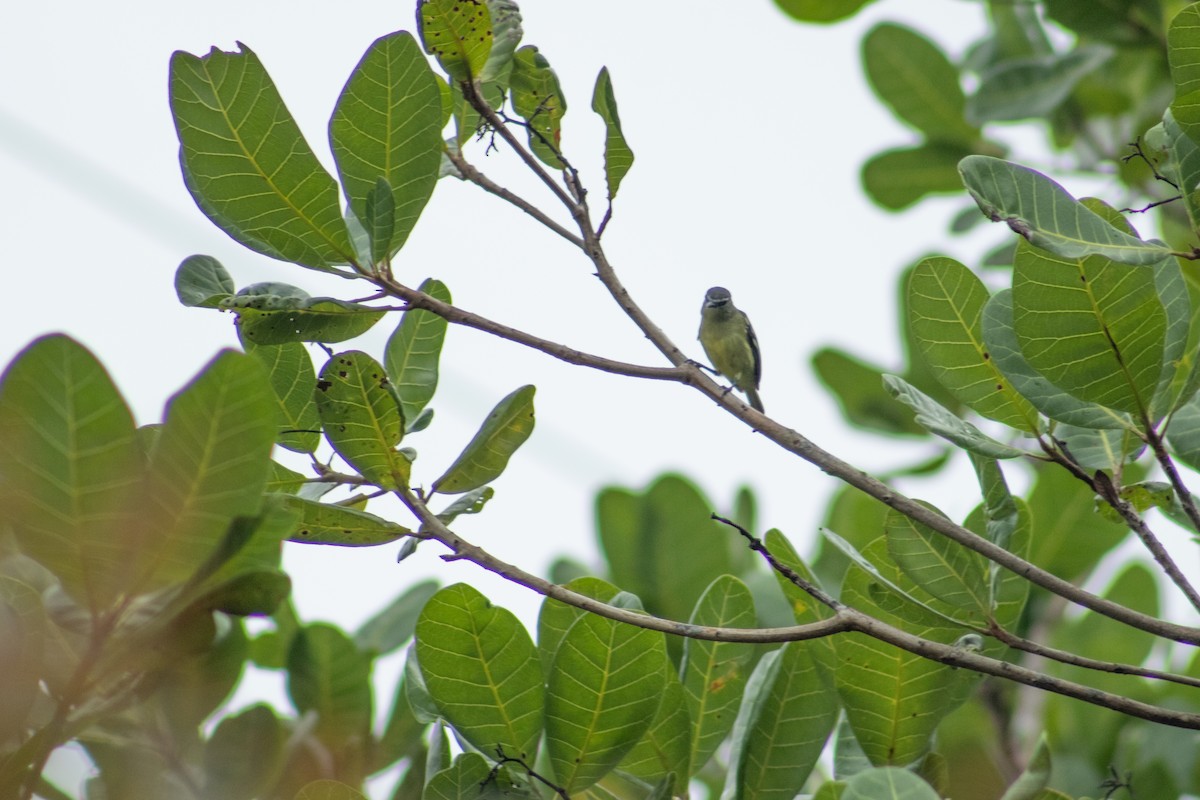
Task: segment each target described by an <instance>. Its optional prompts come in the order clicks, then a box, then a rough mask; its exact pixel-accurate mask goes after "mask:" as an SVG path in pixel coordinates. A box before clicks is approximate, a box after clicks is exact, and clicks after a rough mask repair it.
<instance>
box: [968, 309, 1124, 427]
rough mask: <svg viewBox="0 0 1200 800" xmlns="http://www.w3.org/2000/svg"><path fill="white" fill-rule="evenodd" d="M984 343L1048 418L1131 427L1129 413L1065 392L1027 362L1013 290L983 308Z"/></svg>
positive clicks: (1080, 423)
mask: <svg viewBox="0 0 1200 800" xmlns="http://www.w3.org/2000/svg"><path fill="white" fill-rule="evenodd" d="M981 327H982V335H983V341H984V344H985V345H986V346H987V349H988V353H989V354H990V355H991V357H992V361H993V362H994V363H995V364H996V367H997V368H999V370H1000V371H1001V372H1002V373H1004V376H1005V377H1006V378H1007V379H1008V380H1009V382H1011V383H1012V386H1013V388H1014V389H1016V390H1017V392H1019V393H1020V394H1021V396H1022V397H1024V398H1025V399H1027V400H1029V401H1030V402H1031V403H1032V404H1033V405H1034V407H1035V408H1037V410H1038V411H1040V412H1041V413H1042V414H1045V415H1046V416H1047V417H1049V418H1050V419H1054V420H1058V421H1059V422H1064V423H1067V424H1070V425H1076V426H1078V427H1081V428H1104V429H1119V428H1130V427H1132V426H1133V421H1132V420H1131V419H1130V417H1129V415H1128V414H1126V413H1124V412H1121V411H1114V410H1113V409H1111V408H1105V407H1104V406H1101V405H1097V404H1095V403H1089V402H1087V401H1086V400H1080V399H1079V398H1077V397H1074V396H1073V395H1070V394H1068V393H1067V392H1065V391H1063V390H1062V389H1060V388H1059V387H1057V386H1055V385H1054V384H1053V383H1051V382H1050V381H1048V380H1046V378H1045V377H1043V376H1042V374H1041V373H1039V372H1038V371H1037V370H1035V369H1034V368H1033V367H1031V366H1030V365H1029V362H1028V361H1027V360H1026V359H1025V354H1024V353H1022V352H1021V345H1020V342H1019V341H1018V340H1017V332H1016V330H1015V329H1014V328H1013V302H1012V290H1011V289H1004V290H1002V291H999V292H997V293H996V294H994V295H993V296H992V298H991V299H990V300H988V303H987V305H986V306H985V307H984V309H983V318H982V325H981Z"/></svg>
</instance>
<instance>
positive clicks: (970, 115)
mask: <svg viewBox="0 0 1200 800" xmlns="http://www.w3.org/2000/svg"><path fill="white" fill-rule="evenodd" d="M1112 56H1113V50H1112V48H1110V47H1107V46H1105V45H1098V44H1092V45H1084V46H1082V47H1078V48H1076V49H1075V50H1072V51H1070V52H1068V53H1052V54H1047V55H1037V56H1028V57H1026V58H1014V59H1008V60H1005V61H1001V62H1000V63H998V64H995V65H994V66H992V67H991V68H990V69H988V70H987V71H985V72H984V73H983V75H981V76H980V81H979V88H978V89H976V90H975V94H974V95H973V96H972V97H971V99H970V100H968V101H967V110H966V114H967V119H969V120H971V121H972V122H973V123H975V124H976V125H983V124H985V123H988V122H997V121H1010V120H1018V119H1030V118H1031V117H1044V116H1048V115H1049V114H1050V113H1051V112H1053V111H1054V110H1055V109H1057V108H1058V107H1059V106H1060V105H1062V104H1063V102H1064V101H1065V100H1066V99H1067V98H1068V97H1070V95H1071V92H1072V91H1074V89H1075V86H1076V84H1078V83H1079V81H1081V80H1082V79H1083V78H1085V77H1087V76H1088V75H1089V74H1091V73H1093V72H1094V71H1096V70H1097V69H1099V68H1100V67H1101V66H1102V65H1103V64H1104V63H1105V62H1107V61H1108V60H1109V59H1110V58H1112Z"/></svg>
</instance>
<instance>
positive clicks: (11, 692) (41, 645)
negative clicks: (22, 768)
mask: <svg viewBox="0 0 1200 800" xmlns="http://www.w3.org/2000/svg"><path fill="white" fill-rule="evenodd" d="M53 635H54V631H53V629H52V628H51V627H50V621H49V619H47V616H46V612H45V610H44V609H43V606H42V599H41V595H40V593H39V592H38V590H37V589H35V588H34V587H33V586H31V585H30V584H28V583H25V582H23V581H21V580H18V579H17V578H15V577H11V576H9V575H3V574H0V641H3V642H4V647H3V649H2V650H0V669H3V671H4V680H3V681H0V737H2V738H3V739H4V740H5V741H9V742H18V741H21V740H22V739H24V738H25V736H26V732H27V731H28V729H29V728H30V727H31V726H30V724H29V721H28V720H27V717H28V716H29V712H30V711H31V710H32V709H33V706H34V703H35V701H38V700H41V699H43V698H44V695H43V693H42V690H41V689H40V688H39V683H40V682H41V680H42V674H43V672H44V671H45V670H44V669H43V666H42V662H43V659H44V658H45V654H46V652H47V651H48V650H50V648H49V647H48V646H47V640H48V639H50V637H51V636H53Z"/></svg>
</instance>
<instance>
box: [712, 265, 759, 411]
mask: <svg viewBox="0 0 1200 800" xmlns="http://www.w3.org/2000/svg"><path fill="white" fill-rule="evenodd" d="M698 338H699V339H700V345H701V347H703V348H704V354H705V355H706V356H708V360H709V361H711V362H712V365H713V367H715V368H716V370H717V372H719V373H721V374H722V375H724V376H725V377H726V378H729V380H730V381H732V382H733V385H734V386H736V387H737V388H738V389H741V390H742V391H743V392H744V393H745V394H746V399H747V400H749V401H750V405H751V406H753V407H754V408H756V409H758V410H759V411H762V410H763V404H762V400H760V399H759V398H758V384H759V381H760V380H761V379H762V356H761V355H760V354H759V352H758V337H757V336H755V335H754V326H752V325H751V324H750V318H749V317H747V316H746V315H745V313H743V312H742V311H741V310H739V309H738V307H737V306H735V305H734V304H733V297H732V296H731V295H730V294H729V290H728V289H726V288H725V287H723V286H714V287H712V288H711V289H709V290H708V292H707V293H705V295H704V305H703V306H701V307H700V336H699V337H698Z"/></svg>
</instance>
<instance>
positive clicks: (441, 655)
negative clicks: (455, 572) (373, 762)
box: [416, 583, 542, 764]
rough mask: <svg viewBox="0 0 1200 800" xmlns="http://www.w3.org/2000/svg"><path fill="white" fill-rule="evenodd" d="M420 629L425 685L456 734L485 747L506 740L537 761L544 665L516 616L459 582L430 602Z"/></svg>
mask: <svg viewBox="0 0 1200 800" xmlns="http://www.w3.org/2000/svg"><path fill="white" fill-rule="evenodd" d="M416 635H417V638H416V652H417V660H418V663H419V664H420V668H421V669H420V671H421V675H422V676H423V677H424V680H425V685H426V686H427V687H428V690H429V694H430V695H431V696H432V698H433V701H434V703H436V704H437V707H438V710H439V711H440V712H441V714H442V715H443V716H444V717H445V718H446V720H447V721H449V723H450V724H451V725H453V726H454V729H455V730H456V731H457V732H458V734H459V735H460V736H462V737H463V738H464V739H466V740H467V741H468V742H470V743H471V744H472V745H474V746H475V747H477V748H479V750H480V751H481V752H484V753H489V754H494V753H496V748H497V747H502V748H503V749H504V753H505V755H507V756H511V757H513V758H521V759H524V760H525V762H526V763H530V764H532V763H533V761H534V757H535V755H536V753H537V745H538V737H539V736H540V735H541V732H542V669H541V665H540V663H539V662H538V655H537V650H536V648H535V647H534V644H533V641H532V640H531V639H530V638H529V634H528V633H527V632H526V631H525V628H524V627H523V626H522V625H521V623H520V622H518V621H517V618H516V617H515V616H513V614H512V613H511V612H509V611H507V610H506V609H503V608H499V607H497V606H493V605H492V604H491V603H490V602H489V601H488V599H487V598H486V597H484V596H483V595H482V594H480V593H479V592H478V591H477V590H475V589H473V588H471V587H470V586H467V585H466V584H463V583H458V584H454V585H453V586H447V587H446V588H444V589H442V590H441V591H439V592H438V593H437V594H435V595H434V596H433V597H432V598H430V600H429V602H428V603H426V604H425V608H424V610H422V611H421V615H420V617H419V618H418V620H417V627H416Z"/></svg>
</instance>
